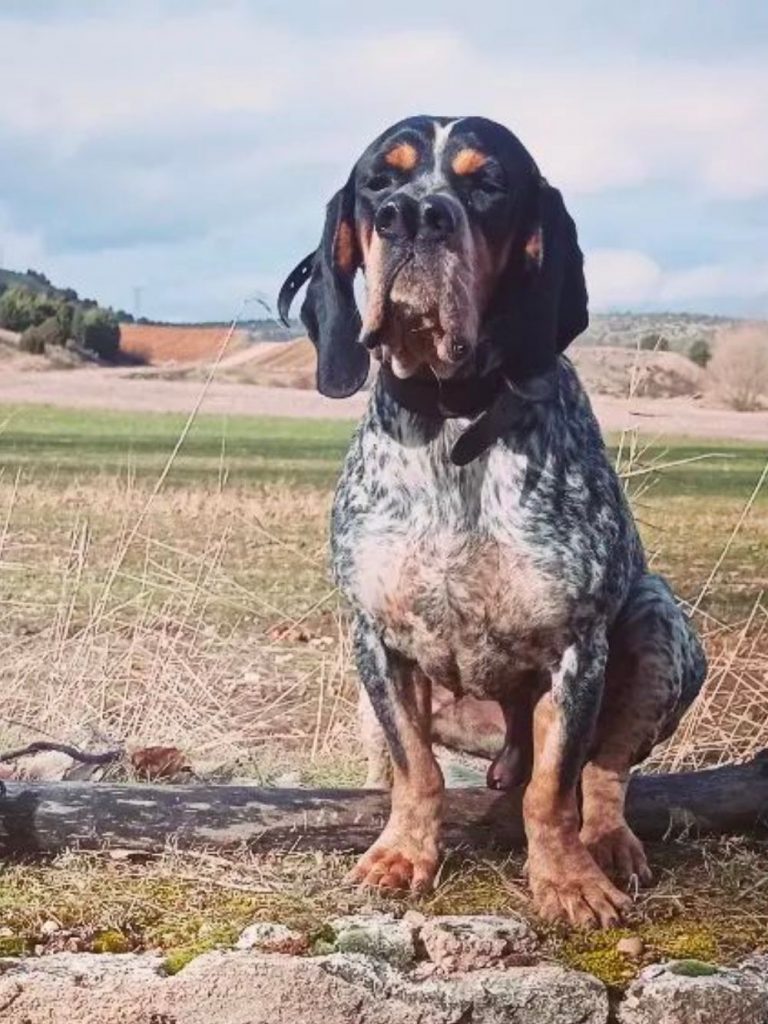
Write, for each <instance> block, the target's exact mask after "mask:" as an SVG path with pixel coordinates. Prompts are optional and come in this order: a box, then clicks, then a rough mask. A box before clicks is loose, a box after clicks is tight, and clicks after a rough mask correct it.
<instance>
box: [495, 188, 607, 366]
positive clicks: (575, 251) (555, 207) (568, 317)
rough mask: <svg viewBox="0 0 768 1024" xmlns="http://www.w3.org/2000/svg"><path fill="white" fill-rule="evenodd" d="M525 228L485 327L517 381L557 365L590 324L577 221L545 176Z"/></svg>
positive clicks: (534, 194) (531, 204)
mask: <svg viewBox="0 0 768 1024" xmlns="http://www.w3.org/2000/svg"><path fill="white" fill-rule="evenodd" d="M522 227H523V229H522V232H519V237H518V238H517V240H516V244H515V245H514V246H513V249H512V252H511V253H510V257H509V261H508V266H507V268H506V270H505V272H504V273H503V275H502V278H501V280H500V281H499V285H498V288H497V291H496V294H495V296H494V298H493V300H492V302H491V306H490V309H489V315H488V316H487V318H486V325H485V326H484V330H483V335H484V338H486V339H488V340H490V341H491V343H492V344H494V345H495V346H496V347H497V348H498V350H499V351H500V352H502V353H503V359H504V364H505V367H506V369H507V372H508V374H509V377H510V379H511V380H513V381H515V382H524V381H526V380H528V379H529V378H531V377H535V376H538V375H540V374H542V373H546V372H548V371H549V370H552V369H553V368H554V366H555V363H556V361H557V357H558V355H559V354H560V353H561V352H562V351H564V349H565V348H566V347H567V346H568V345H569V344H570V343H571V342H572V341H573V339H574V338H575V337H577V335H579V334H581V332H582V331H583V330H585V328H586V327H587V324H588V323H589V315H588V312H587V287H586V283H585V281H584V257H583V255H582V252H581V249H580V248H579V243H578V239H577V237H576V225H575V224H574V223H573V220H572V218H571V216H570V214H569V213H568V211H567V210H566V208H565V203H564V202H563V197H562V196H561V195H560V193H559V192H558V190H557V189H556V188H552V186H551V185H548V184H547V183H546V181H544V179H543V178H539V179H538V180H537V181H536V183H535V185H534V187H533V190H532V194H531V197H530V202H529V204H528V210H527V211H526V216H525V219H524V222H523V226H522Z"/></svg>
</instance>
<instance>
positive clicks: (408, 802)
mask: <svg viewBox="0 0 768 1024" xmlns="http://www.w3.org/2000/svg"><path fill="white" fill-rule="evenodd" d="M355 652H356V655H357V665H358V671H359V673H360V679H361V681H362V683H363V686H365V689H366V692H367V694H368V697H369V698H370V702H371V704H372V705H373V708H374V710H375V712H376V716H377V718H378V720H379V722H380V724H381V727H382V729H383V731H384V735H385V737H386V740H387V745H388V748H389V754H390V757H391V761H392V809H391V812H390V817H389V821H388V822H387V825H386V827H385V828H384V831H383V832H382V834H381V835H380V836H379V838H378V839H377V840H376V842H375V843H374V844H373V846H372V847H371V848H370V850H368V852H367V853H366V854H364V856H363V857H362V858H361V859H360V861H359V862H358V863H357V865H356V867H355V868H354V869H353V871H352V873H351V876H350V877H351V878H352V879H353V880H355V881H358V882H362V883H363V884H364V885H374V886H378V887H380V888H386V889H419V890H421V889H427V888H429V886H430V885H431V884H432V881H433V880H434V877H435V873H436V871H437V860H438V832H439V828H440V813H441V806H442V797H443V789H444V786H443V776H442V773H441V771H440V767H439V765H438V763H437V761H436V760H435V757H434V755H433V753H432V743H431V739H430V720H431V714H432V710H431V694H430V689H431V687H430V682H429V680H428V679H427V677H426V676H425V675H424V674H423V673H422V672H420V671H419V669H418V668H416V667H415V666H414V665H411V664H409V663H407V662H405V661H404V660H403V659H402V658H399V657H398V656H397V655H396V654H394V653H393V652H392V651H389V650H387V648H386V647H385V646H384V644H383V642H382V641H381V638H380V637H379V636H378V635H377V634H376V632H375V631H374V629H373V628H372V627H371V625H370V624H369V623H367V622H365V621H364V620H362V619H360V620H358V623H357V627H356V631H355Z"/></svg>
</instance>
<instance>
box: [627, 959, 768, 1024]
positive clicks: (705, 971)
mask: <svg viewBox="0 0 768 1024" xmlns="http://www.w3.org/2000/svg"><path fill="white" fill-rule="evenodd" d="M618 1019H619V1022H620V1024H658V1022H660V1021H663V1022H664V1024H765V1021H766V1019H768V975H767V974H763V975H761V974H760V972H759V971H757V970H752V971H750V970H748V969H742V970H737V969H734V968H725V967H713V966H712V965H711V964H705V963H702V962H700V961H698V960H673V961H672V962H671V963H668V964H652V965H651V966H650V967H646V969H645V970H644V971H642V972H641V974H640V976H639V977H638V978H637V979H636V980H635V981H634V982H633V983H632V984H631V985H630V987H629V989H628V991H627V994H626V996H625V997H624V999H623V1001H622V1003H621V1006H620V1007H619V1013H618Z"/></svg>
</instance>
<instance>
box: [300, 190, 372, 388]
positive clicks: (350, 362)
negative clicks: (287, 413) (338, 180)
mask: <svg viewBox="0 0 768 1024" xmlns="http://www.w3.org/2000/svg"><path fill="white" fill-rule="evenodd" d="M360 263H361V257H360V252H359V246H358V241H357V232H356V230H355V182H354V171H353V173H352V174H351V175H350V176H349V180H348V181H347V183H346V185H345V186H344V188H342V189H340V190H339V191H338V192H337V193H336V195H335V196H334V197H333V198H332V199H331V201H330V202H329V203H328V206H327V209H326V217H325V228H324V229H323V237H322V238H321V240H320V245H319V247H318V249H317V252H316V253H315V256H314V260H313V262H312V276H311V277H310V280H309V286H308V288H307V296H306V298H305V300H304V303H303V305H302V307H301V319H302V321H303V322H304V326H305V327H306V328H307V332H308V333H309V337H310V338H311V340H312V342H313V344H314V346H315V348H316V349H317V389H318V391H320V393H321V394H323V395H327V396H328V397H329V398H347V397H348V396H349V395H353V394H354V393H355V392H356V391H359V390H360V388H361V387H362V386H363V384H365V380H366V377H367V376H368V367H369V364H370V357H369V355H368V352H367V350H366V349H365V348H364V347H363V346H362V345H361V344H360V343H359V341H358V338H359V337H360V330H361V327H362V322H361V319H360V312H359V310H358V308H357V303H356V302H355V293H354V287H353V285H354V280H355V274H356V273H357V271H358V269H359V267H360Z"/></svg>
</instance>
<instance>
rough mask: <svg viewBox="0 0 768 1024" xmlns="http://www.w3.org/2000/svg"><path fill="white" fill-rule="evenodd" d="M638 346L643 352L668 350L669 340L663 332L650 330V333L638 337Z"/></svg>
mask: <svg viewBox="0 0 768 1024" xmlns="http://www.w3.org/2000/svg"><path fill="white" fill-rule="evenodd" d="M640 348H641V349H643V351H644V352H669V342H668V341H667V339H666V338H665V337H664V335H663V334H657V333H656V332H655V331H651V333H650V334H644V335H643V336H642V338H641V339H640Z"/></svg>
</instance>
